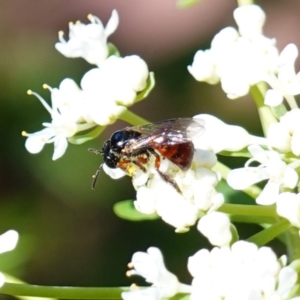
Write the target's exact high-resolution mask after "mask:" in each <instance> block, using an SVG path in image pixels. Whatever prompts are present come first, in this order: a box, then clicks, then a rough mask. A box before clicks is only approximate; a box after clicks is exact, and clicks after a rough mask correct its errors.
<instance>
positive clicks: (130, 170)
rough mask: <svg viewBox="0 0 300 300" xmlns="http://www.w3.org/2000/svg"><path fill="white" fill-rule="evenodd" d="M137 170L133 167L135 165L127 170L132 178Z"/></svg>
mask: <svg viewBox="0 0 300 300" xmlns="http://www.w3.org/2000/svg"><path fill="white" fill-rule="evenodd" d="M135 170H136V167H135V166H133V165H130V166H129V167H128V168H127V173H128V175H129V176H131V177H132V176H133V173H134V171H135Z"/></svg>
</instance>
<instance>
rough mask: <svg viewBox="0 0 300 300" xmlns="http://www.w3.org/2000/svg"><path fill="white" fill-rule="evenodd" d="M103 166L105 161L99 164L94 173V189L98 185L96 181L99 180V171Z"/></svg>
mask: <svg viewBox="0 0 300 300" xmlns="http://www.w3.org/2000/svg"><path fill="white" fill-rule="evenodd" d="M97 151H99V150H97ZM96 154H97V153H96ZM102 167H103V163H102V164H101V165H100V166H99V168H98V169H97V170H96V173H95V174H94V175H93V181H92V189H93V190H94V189H95V187H96V182H97V179H98V176H99V173H100V172H101V170H102Z"/></svg>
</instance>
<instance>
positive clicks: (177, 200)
mask: <svg viewBox="0 0 300 300" xmlns="http://www.w3.org/2000/svg"><path fill="white" fill-rule="evenodd" d="M194 120H195V121H196V122H197V123H199V124H200V125H203V124H204V129H203V130H202V131H201V132H200V134H196V135H195V136H193V137H192V138H191V141H192V142H193V144H194V148H195V152H194V157H193V161H192V164H191V167H190V168H189V169H188V170H187V171H183V170H181V169H180V168H179V167H178V166H176V165H175V164H174V163H172V162H171V161H169V160H168V159H165V158H164V157H163V156H161V157H160V158H161V163H160V168H159V171H160V172H162V173H164V174H167V175H168V176H169V177H170V178H172V179H173V180H174V181H175V182H176V184H177V185H178V187H179V190H180V191H181V193H180V192H178V191H177V190H176V189H175V188H174V186H172V185H171V184H170V183H168V182H166V181H165V180H163V178H162V177H161V176H160V174H159V173H158V172H157V170H156V168H155V162H154V159H155V158H154V157H151V158H150V160H149V162H148V163H147V168H146V172H143V171H142V170H141V169H139V168H138V167H136V166H135V165H134V164H133V165H132V168H131V172H132V174H130V175H131V176H132V182H133V185H134V187H135V189H136V190H137V199H136V201H134V206H135V208H136V209H137V210H138V211H139V212H141V213H143V214H153V213H156V214H157V215H159V216H160V217H161V218H162V219H163V220H164V221H165V222H166V223H169V224H171V225H172V226H174V227H175V228H176V231H177V232H185V231H187V230H188V228H189V227H190V226H192V225H194V224H195V223H196V222H197V220H198V219H199V216H200V215H201V214H202V215H203V213H204V214H205V215H204V216H202V218H201V219H200V221H199V224H198V229H199V231H200V232H201V233H202V234H203V235H204V236H206V237H207V238H208V239H209V241H210V242H211V243H212V244H213V245H216V246H224V245H228V244H229V243H230V241H231V239H232V235H231V232H230V221H229V219H228V217H227V215H225V214H222V213H219V212H216V210H217V209H218V208H219V207H220V206H222V204H223V203H224V197H223V194H221V193H219V192H217V191H216V188H215V187H216V185H217V184H218V182H219V181H220V176H219V174H218V173H216V172H214V171H213V170H212V168H213V167H214V166H215V164H216V162H217V157H216V153H219V152H220V151H238V150H241V149H243V148H244V147H246V146H247V145H249V144H251V143H255V142H260V143H265V142H266V141H265V139H263V138H259V137H255V136H252V135H250V134H249V133H248V132H247V131H246V130H244V129H243V128H241V127H239V126H234V125H227V124H225V123H224V122H222V121H221V120H219V119H217V118H216V117H213V116H211V115H206V114H202V115H197V116H195V117H194ZM157 154H159V153H158V152H157ZM104 171H105V172H106V173H107V174H108V175H109V176H111V177H112V178H114V179H116V178H120V177H121V176H124V175H125V174H126V173H125V172H123V171H122V170H120V169H110V168H108V167H107V166H104ZM212 224H213V226H212Z"/></svg>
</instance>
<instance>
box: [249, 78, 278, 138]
mask: <svg viewBox="0 0 300 300" xmlns="http://www.w3.org/2000/svg"><path fill="white" fill-rule="evenodd" d="M250 93H251V96H252V97H253V99H254V101H255V104H256V106H257V110H258V115H259V118H260V121H261V125H262V129H263V132H264V135H265V136H267V132H268V128H269V126H270V124H271V123H274V122H277V120H276V118H275V116H274V115H273V113H272V110H271V108H270V107H269V106H266V105H265V104H264V95H265V93H266V85H265V84H263V83H260V84H257V85H254V86H252V87H251V89H250Z"/></svg>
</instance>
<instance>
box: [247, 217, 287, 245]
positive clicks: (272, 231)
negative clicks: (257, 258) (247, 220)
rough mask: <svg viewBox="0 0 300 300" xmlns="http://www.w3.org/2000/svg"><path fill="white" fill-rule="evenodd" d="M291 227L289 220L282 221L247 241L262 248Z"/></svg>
mask: <svg viewBox="0 0 300 300" xmlns="http://www.w3.org/2000/svg"><path fill="white" fill-rule="evenodd" d="M290 226H291V224H290V222H289V221H288V220H286V219H281V220H280V221H279V222H277V223H275V224H273V225H271V226H270V227H268V228H266V229H264V230H262V231H260V232H259V233H257V234H255V235H253V236H251V237H250V238H248V239H247V241H248V242H252V243H255V244H256V245H257V246H258V247H261V246H263V245H265V244H267V243H268V242H270V241H271V240H273V239H274V238H276V237H277V236H278V235H280V234H281V233H283V232H284V231H286V230H287V229H288V228H289V227H290Z"/></svg>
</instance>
